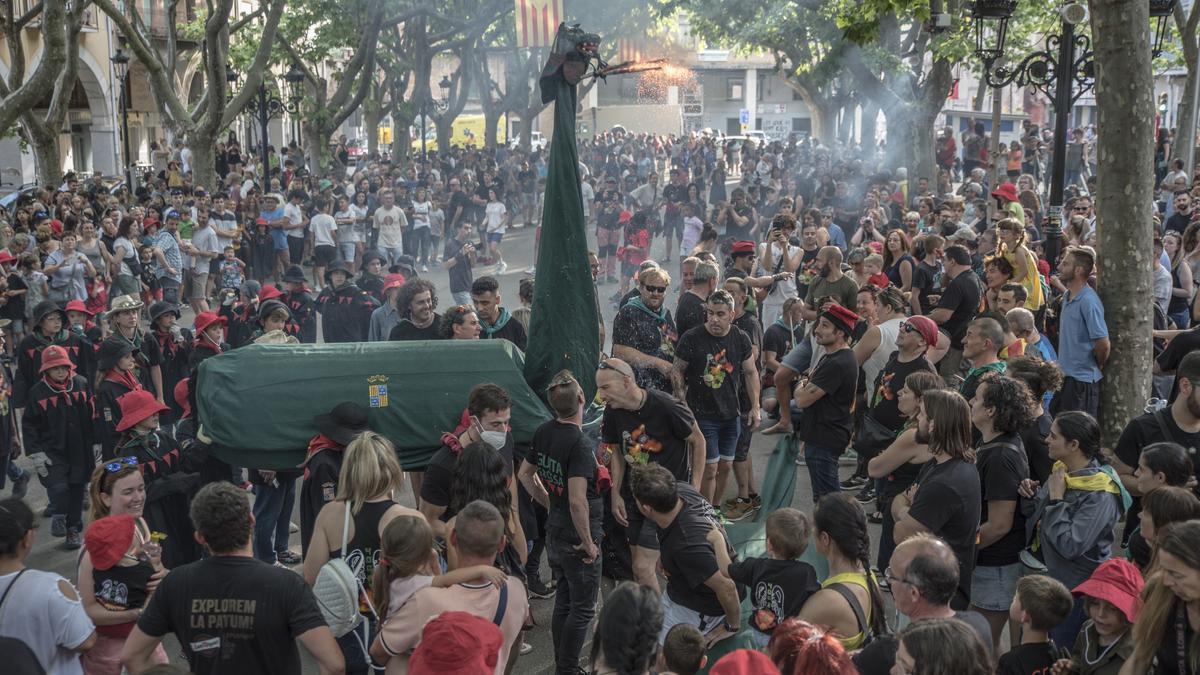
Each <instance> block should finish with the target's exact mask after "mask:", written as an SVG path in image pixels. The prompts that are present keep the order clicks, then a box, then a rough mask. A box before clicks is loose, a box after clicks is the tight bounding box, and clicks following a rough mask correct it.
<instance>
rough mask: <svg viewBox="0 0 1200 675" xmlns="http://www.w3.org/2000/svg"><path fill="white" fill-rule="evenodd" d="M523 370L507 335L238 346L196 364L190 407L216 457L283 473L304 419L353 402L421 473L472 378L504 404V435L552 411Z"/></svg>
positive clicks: (530, 426) (302, 439)
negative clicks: (498, 393) (504, 398)
mask: <svg viewBox="0 0 1200 675" xmlns="http://www.w3.org/2000/svg"><path fill="white" fill-rule="evenodd" d="M523 367H524V357H523V356H522V354H521V350H519V349H517V348H516V347H515V346H514V345H513V344H512V343H511V342H509V341H508V340H432V341H415V342H352V343H343V344H315V345H305V344H299V345H247V346H245V347H241V348H239V349H235V350H233V351H230V352H226V353H224V354H221V355H219V356H215V357H212V358H210V359H207V360H205V361H204V362H203V363H202V364H200V368H199V371H198V374H197V376H196V377H197V384H196V386H197V387H198V388H197V391H196V407H197V410H196V413H197V417H198V419H199V421H200V423H201V424H202V425H203V428H204V432H205V433H206V434H207V435H208V436H210V437H211V438H212V439H213V446H214V448H215V449H216V454H217V456H218V457H220V458H221V459H222V460H224V461H226V462H229V463H231V464H233V465H235V466H244V467H248V468H254V469H287V468H291V467H295V466H298V465H299V464H300V462H302V461H303V460H304V451H305V448H307V447H308V442H309V439H311V438H312V437H313V436H314V435H316V433H317V430H316V428H315V427H313V423H312V420H313V417H315V416H316V415H320V414H322V413H327V412H329V411H330V409H332V408H333V407H334V406H335V405H337V404H338V403H341V402H343V401H352V402H354V403H358V404H359V405H361V406H363V407H364V408H366V409H367V413H368V421H369V424H370V428H371V429H372V430H374V431H376V432H378V433H380V434H382V435H383V436H384V437H386V438H387V439H388V440H390V441H391V442H392V443H393V444H394V445H395V446H396V450H397V454H398V455H399V459H400V464H401V465H402V466H403V467H404V469H405V470H408V471H421V470H423V469H424V468H425V466H426V465H427V464H428V463H429V458H430V457H431V456H432V455H433V453H434V452H436V451H437V449H438V448H439V447H441V436H442V433H443V432H447V431H452V430H453V429H454V428H455V427H456V426H457V425H458V423H459V419H460V417H461V415H462V413H463V410H464V409H465V408H466V407H467V393H468V392H469V391H470V390H471V388H472V387H474V386H475V385H477V384H481V383H484V382H492V383H495V384H498V385H500V386H501V387H503V388H504V389H505V391H507V392H508V395H509V397H510V398H511V399H512V403H513V407H512V425H513V429H512V432H513V438H514V439H515V440H516V442H517V443H528V442H529V441H530V439H532V437H533V432H534V430H536V429H537V427H538V426H539V425H541V424H542V423H543V422H545V421H547V420H549V419H551V417H550V413H549V411H548V410H547V409H546V407H545V405H544V404H543V403H542V401H541V399H539V398H538V397H537V395H536V394H534V393H533V390H531V389H530V388H529V385H527V384H526V383H525V378H524V376H523V375H522V370H523Z"/></svg>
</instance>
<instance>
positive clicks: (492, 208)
mask: <svg viewBox="0 0 1200 675" xmlns="http://www.w3.org/2000/svg"><path fill="white" fill-rule="evenodd" d="M484 213H485V214H486V218H487V220H486V222H487V231H488V233H494V234H504V233H505V231H507V229H508V228H507V227H506V226H505V225H504V216H505V215H507V214H508V209H507V208H505V206H504V202H488V205H487V207H486V208H485V209H484Z"/></svg>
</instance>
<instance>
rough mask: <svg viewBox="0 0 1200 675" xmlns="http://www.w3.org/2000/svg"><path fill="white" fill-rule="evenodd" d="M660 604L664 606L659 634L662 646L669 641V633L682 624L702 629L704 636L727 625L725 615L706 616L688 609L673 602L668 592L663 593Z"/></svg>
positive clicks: (659, 642)
mask: <svg viewBox="0 0 1200 675" xmlns="http://www.w3.org/2000/svg"><path fill="white" fill-rule="evenodd" d="M659 604H661V605H662V610H663V622H662V630H660V631H659V632H658V644H660V645H661V644H662V643H663V642H664V641H665V640H666V639H667V633H669V632H671V629H672V628H674V627H675V626H678V625H679V624H681V623H686V624H687V625H689V626H695V627H696V628H698V629H700V633H701V634H702V635H708V634H709V633H711V632H713V631H714V630H716V629H717V628H718V627H720V626H722V625H724V624H725V615H724V614H721V615H719V616H706V615H704V614H701V613H700V612H697V611H696V610H694V609H688V608H687V607H684V606H683V605H681V604H679V603H677V602H675V601H674V600H672V599H671V596H670V594H669V593H668V592H667V591H663V594H662V597H661V598H660V599H659Z"/></svg>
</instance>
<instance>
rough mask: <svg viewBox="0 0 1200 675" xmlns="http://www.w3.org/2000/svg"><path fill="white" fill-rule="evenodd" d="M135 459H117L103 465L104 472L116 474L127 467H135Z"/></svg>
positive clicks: (136, 463) (136, 462)
mask: <svg viewBox="0 0 1200 675" xmlns="http://www.w3.org/2000/svg"><path fill="white" fill-rule="evenodd" d="M137 465H138V461H137V457H118V458H117V459H115V460H113V461H111V462H109V463H108V464H105V465H104V470H105V471H107V472H109V473H116V472H118V471H120V470H121V469H123V468H125V467H127V466H137Z"/></svg>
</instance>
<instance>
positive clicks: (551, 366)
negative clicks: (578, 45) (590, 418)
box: [525, 76, 600, 401]
mask: <svg viewBox="0 0 1200 675" xmlns="http://www.w3.org/2000/svg"><path fill="white" fill-rule="evenodd" d="M541 86H542V87H543V91H542V95H543V98H546V97H548V96H549V95H550V94H551V93H553V96H554V136H553V138H552V140H551V142H550V158H549V162H548V165H547V168H546V193H545V206H544V208H543V211H542V234H541V243H540V244H539V248H538V257H537V280H536V281H535V283H534V285H533V312H532V313H531V314H530V320H529V342H528V344H527V347H526V350H525V379H526V380H527V381H528V382H529V386H530V387H532V388H533V390H534V391H536V392H537V393H538V394H539V395H544V394H545V391H546V387H547V385H549V384H550V381H551V380H552V379H553V378H554V375H555V374H556V373H558V372H559V371H560V370H563V369H564V368H566V369H570V370H571V372H572V373H573V374H574V375H575V379H576V380H578V381H579V384H580V385H582V387H583V393H584V400H587V401H590V400H591V399H592V396H593V395H595V393H596V363H597V362H598V361H599V358H600V326H599V318H598V313H597V306H596V288H595V286H594V284H593V282H592V272H591V267H590V266H589V264H588V244H587V231H586V229H585V227H584V219H583V192H582V189H581V188H580V178H579V155H578V151H577V149H576V147H575V105H576V94H577V92H576V89H575V85H572V84H569V83H568V82H567V81H566V80H565V79H564V78H563V77H562V76H554V77H550V78H545V79H543V80H542V82H541ZM550 89H552V91H549V90H550Z"/></svg>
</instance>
